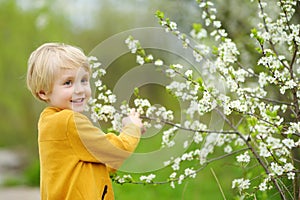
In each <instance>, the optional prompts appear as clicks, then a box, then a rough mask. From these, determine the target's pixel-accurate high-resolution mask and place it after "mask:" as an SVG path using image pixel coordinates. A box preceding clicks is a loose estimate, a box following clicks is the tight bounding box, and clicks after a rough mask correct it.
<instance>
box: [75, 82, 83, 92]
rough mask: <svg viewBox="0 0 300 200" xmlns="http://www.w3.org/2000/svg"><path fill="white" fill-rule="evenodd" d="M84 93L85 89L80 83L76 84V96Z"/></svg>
mask: <svg viewBox="0 0 300 200" xmlns="http://www.w3.org/2000/svg"><path fill="white" fill-rule="evenodd" d="M83 91H84V88H83V86H82V85H81V84H80V83H77V84H75V88H74V92H75V93H76V94H78V93H81V92H83Z"/></svg>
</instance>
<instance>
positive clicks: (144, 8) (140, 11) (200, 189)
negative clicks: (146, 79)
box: [0, 0, 256, 200]
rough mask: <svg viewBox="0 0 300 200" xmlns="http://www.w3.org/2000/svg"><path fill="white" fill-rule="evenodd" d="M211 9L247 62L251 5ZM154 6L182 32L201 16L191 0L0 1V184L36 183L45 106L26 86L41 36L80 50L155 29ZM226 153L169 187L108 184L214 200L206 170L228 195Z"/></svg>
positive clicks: (121, 191)
mask: <svg viewBox="0 0 300 200" xmlns="http://www.w3.org/2000/svg"><path fill="white" fill-rule="evenodd" d="M217 7H218V9H219V17H220V18H221V19H225V21H224V26H225V28H227V29H228V32H229V34H230V35H231V36H232V37H234V38H235V41H237V42H238V46H239V48H242V49H245V50H246V51H245V52H247V54H245V56H244V57H243V58H242V59H244V60H245V61H246V62H248V63H249V65H250V64H251V62H253V60H251V55H252V54H253V52H251V50H249V49H250V48H251V47H253V46H251V44H250V43H249V42H246V40H248V39H249V38H247V37H248V35H249V32H250V30H251V24H252V23H253V21H252V17H253V16H255V15H256V13H255V12H253V11H254V10H255V9H256V5H252V4H250V3H249V2H248V1H242V0H236V1H230V0H226V1H219V3H218V5H217ZM158 9H159V10H162V11H163V12H165V15H166V16H168V17H170V18H171V20H172V21H176V22H177V23H178V28H179V29H180V30H181V31H182V32H186V33H189V32H190V30H191V28H192V23H194V22H197V23H200V22H201V12H200V10H199V8H198V6H197V4H196V3H195V1H194V0H164V1H161V0H151V1H149V0H59V1H58V0H52V1H47V0H0V31H1V32H0V34H1V35H0V52H1V53H0V55H1V58H0V91H1V98H0V111H1V115H0V185H1V187H17V186H32V187H38V185H39V165H38V149H37V121H38V117H39V114H40V112H41V111H42V109H43V108H44V107H45V104H43V103H41V102H38V101H36V100H35V99H34V98H33V97H32V95H31V94H30V92H29V91H28V90H27V88H26V70H27V60H28V57H29V55H30V53H31V52H32V51H33V50H35V49H36V48H37V47H38V46H40V45H41V44H43V43H45V42H63V43H68V44H71V45H75V46H79V47H80V48H82V49H83V51H84V52H85V53H87V54H88V53H89V52H90V51H91V50H92V49H93V48H94V47H95V46H96V45H97V44H99V43H100V42H101V41H103V40H105V39H107V38H109V37H110V36H112V35H114V34H117V33H120V32H122V31H126V30H129V29H133V28H139V27H159V24H158V22H157V19H156V18H155V16H154V14H155V11H156V10H158ZM124 62H134V59H132V58H131V60H128V61H124ZM120 65H121V64H120ZM133 66H134V65H133ZM109 79H110V78H108V80H107V81H108V82H109ZM108 84H109V83H108ZM152 93H153V91H152ZM154 95H155V92H154ZM156 96H157V94H156ZM162 101H166V100H162ZM161 104H163V103H161ZM230 159H231V158H230ZM230 159H229V160H227V161H225V164H224V163H218V162H217V163H215V164H213V165H210V166H209V167H208V168H207V169H205V170H204V171H202V172H201V173H200V174H198V176H197V178H196V179H193V180H189V181H186V182H184V183H183V184H182V185H180V186H178V187H177V188H176V189H172V188H171V187H170V186H169V185H157V186H144V185H123V186H122V185H114V187H115V193H116V199H136V197H137V196H139V197H140V196H141V195H143V199H145V200H146V199H154V198H156V199H222V194H221V191H220V189H219V186H218V183H217V181H216V178H215V177H214V175H213V173H212V171H214V172H215V173H216V176H217V178H218V179H219V180H220V182H221V183H220V184H221V186H222V188H223V190H224V191H226V192H225V194H226V196H227V197H229V199H230V197H232V193H231V190H230V188H231V180H232V176H229V175H228V174H231V175H233V177H234V174H235V173H236V171H237V170H236V168H234V170H233V167H232V165H231V164H230V163H231V160H230ZM0 199H2V198H1V196H0Z"/></svg>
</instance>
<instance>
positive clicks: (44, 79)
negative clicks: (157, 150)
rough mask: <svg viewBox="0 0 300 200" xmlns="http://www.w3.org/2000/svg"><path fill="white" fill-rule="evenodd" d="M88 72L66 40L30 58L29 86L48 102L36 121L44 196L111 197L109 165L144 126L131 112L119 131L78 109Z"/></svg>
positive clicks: (71, 199)
mask: <svg viewBox="0 0 300 200" xmlns="http://www.w3.org/2000/svg"><path fill="white" fill-rule="evenodd" d="M90 73H91V72H90V66H89V63H88V60H87V57H86V56H85V55H84V53H83V52H82V51H81V50H80V49H78V48H76V47H73V46H70V45H66V44H59V43H46V44H44V45H42V46H40V47H39V48H37V49H36V50H35V51H34V52H33V53H32V54H31V55H30V58H29V60H28V72H27V86H28V88H29V90H30V91H31V92H32V94H33V95H34V96H35V97H36V98H38V99H39V100H42V101H44V102H46V103H47V104H48V105H49V106H48V107H47V108H45V109H44V110H43V112H42V113H41V115H40V119H39V122H38V132H39V135H38V144H39V157H40V167H41V181H40V182H41V183H40V184H41V185H40V187H41V199H42V200H46V199H47V200H62V199H65V200H67V199H68V200H76V199H85V200H96V199H97V200H98V199H114V195H113V190H112V184H111V181H110V178H109V170H111V169H112V170H115V169H118V167H120V165H121V164H122V162H123V161H124V160H125V159H126V158H127V157H128V156H129V155H130V154H131V152H133V151H134V149H135V148H136V146H137V144H138V142H139V138H140V135H141V129H142V128H143V125H142V122H141V120H140V118H139V115H138V114H137V113H136V112H135V111H132V112H131V113H130V114H129V116H128V117H125V118H124V119H123V120H122V122H123V125H124V127H123V129H122V132H121V133H120V135H119V136H116V135H115V134H112V133H109V134H104V133H103V132H102V131H101V130H100V129H98V128H97V127H95V126H93V125H92V123H91V122H90V121H89V120H88V118H87V117H86V116H84V115H83V114H81V112H83V111H84V108H85V106H86V103H87V101H88V100H89V98H90V96H91V88H90V84H89V78H90Z"/></svg>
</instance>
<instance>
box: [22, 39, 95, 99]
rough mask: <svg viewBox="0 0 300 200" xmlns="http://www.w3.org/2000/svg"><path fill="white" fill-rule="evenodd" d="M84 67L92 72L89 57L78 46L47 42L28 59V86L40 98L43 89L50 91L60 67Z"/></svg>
mask: <svg viewBox="0 0 300 200" xmlns="http://www.w3.org/2000/svg"><path fill="white" fill-rule="evenodd" d="M78 67H83V68H84V69H85V70H86V71H88V72H89V73H90V66H89V62H88V59H87V57H86V56H85V54H84V53H83V52H82V50H80V49H79V48H77V47H74V46H71V45H67V44H61V43H45V44H43V45H41V46H40V47H38V48H37V49H36V50H35V51H33V52H32V53H31V55H30V57H29V59H28V70H27V87H28V89H29V90H30V91H31V93H32V94H33V96H34V97H36V98H37V99H40V100H42V101H44V100H43V99H41V98H40V96H39V94H40V92H41V91H43V92H47V93H50V92H51V90H52V87H53V82H54V80H55V77H56V75H57V73H59V70H60V69H74V68H78Z"/></svg>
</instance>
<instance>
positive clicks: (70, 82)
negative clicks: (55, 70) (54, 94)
mask: <svg viewBox="0 0 300 200" xmlns="http://www.w3.org/2000/svg"><path fill="white" fill-rule="evenodd" d="M64 85H72V81H71V80H68V81H66V82H64Z"/></svg>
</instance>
